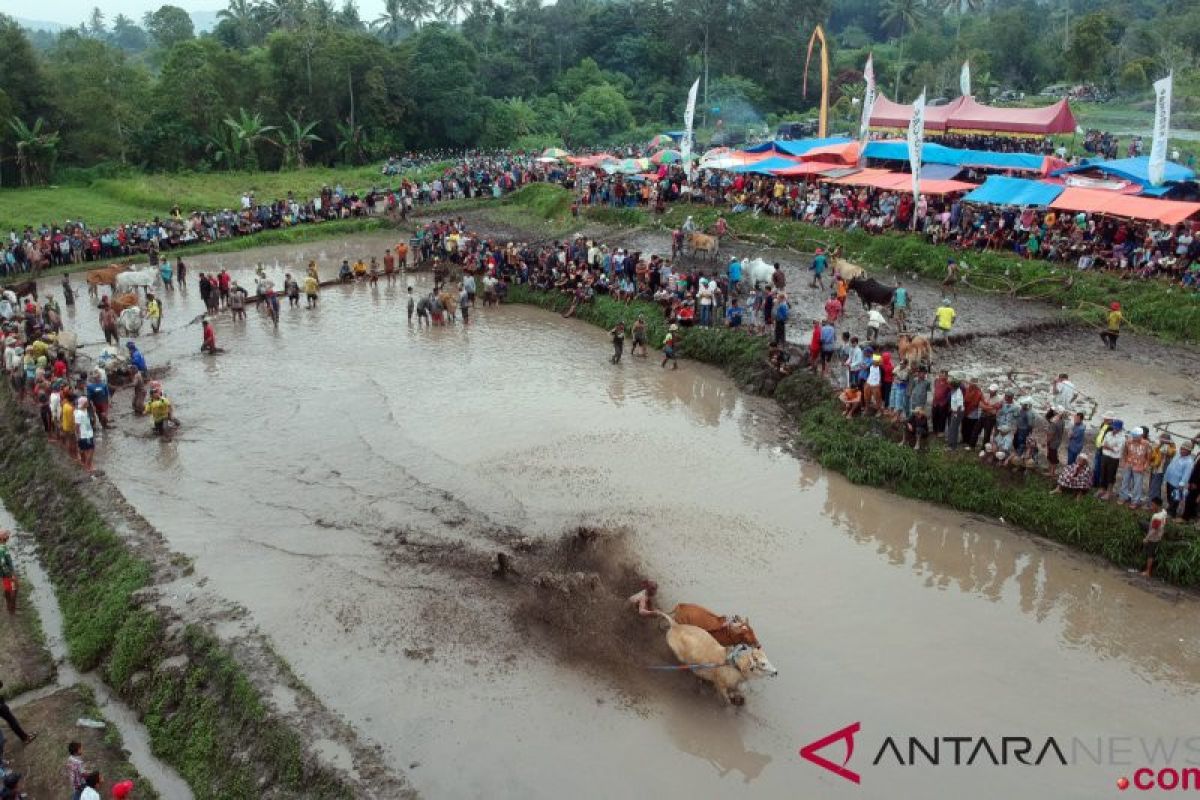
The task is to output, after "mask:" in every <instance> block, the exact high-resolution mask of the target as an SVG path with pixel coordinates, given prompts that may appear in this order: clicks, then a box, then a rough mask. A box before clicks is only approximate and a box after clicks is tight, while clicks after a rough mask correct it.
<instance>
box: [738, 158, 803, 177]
mask: <svg viewBox="0 0 1200 800" xmlns="http://www.w3.org/2000/svg"><path fill="white" fill-rule="evenodd" d="M794 166H796V160H795V159H794V158H783V157H782V156H772V157H770V158H764V159H763V160H762V161H756V162H755V163H753V164H743V165H741V166H740V167H734V168H733V169H731V170H730V172H753V173H757V174H759V175H771V174H772V172H771V170H773V169H787V168H788V167H794Z"/></svg>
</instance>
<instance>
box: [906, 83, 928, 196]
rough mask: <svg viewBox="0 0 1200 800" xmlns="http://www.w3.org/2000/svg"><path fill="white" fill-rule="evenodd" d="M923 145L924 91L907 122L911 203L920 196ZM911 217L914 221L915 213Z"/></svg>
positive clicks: (915, 103)
mask: <svg viewBox="0 0 1200 800" xmlns="http://www.w3.org/2000/svg"><path fill="white" fill-rule="evenodd" d="M924 143H925V90H924V89H922V90H921V96H920V97H918V98H917V99H916V101H915V102H914V103H913V106H912V116H911V117H910V118H909V120H908V166H909V167H910V168H911V169H912V189H913V202H916V200H917V199H918V198H919V197H920V196H921V145H922V144H924ZM913 217H914V219H915V217H916V213H915V212H914V214H913Z"/></svg>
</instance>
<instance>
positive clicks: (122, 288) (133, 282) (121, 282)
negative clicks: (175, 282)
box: [113, 267, 158, 292]
mask: <svg viewBox="0 0 1200 800" xmlns="http://www.w3.org/2000/svg"><path fill="white" fill-rule="evenodd" d="M156 280H158V269H156V268H155V267H146V268H145V269H140V270H130V271H129V272H120V273H117V275H116V276H115V277H114V278H113V285H114V286H116V291H118V292H129V291H133V290H134V289H144V290H149V288H150V287H151V286H153V285H154V282H155V281H156Z"/></svg>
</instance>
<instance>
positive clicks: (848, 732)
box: [800, 722, 862, 783]
mask: <svg viewBox="0 0 1200 800" xmlns="http://www.w3.org/2000/svg"><path fill="white" fill-rule="evenodd" d="M861 727H862V726H861V724H860V723H857V722H855V723H854V724H852V725H847V726H846V727H844V728H842V729H841V730H838V731H834V732H833V733H831V734H829V735H828V736H825V737H823V738H821V739H817V740H816V741H815V742H809V743H808V744H806V745H805V746H804V747H801V748H800V757H801V758H803V759H805V760H807V761H811V762H812V763H814V764H816V765H817V766H818V767H821V768H823V769H827V770H829V771H830V772H832V773H833V774H834V775H837V776H839V777H842V778H845V779H846V780H848V781H850V782H852V783H861V778H859V775H858V773H857V772H854V771H852V770H849V769H846V765H847V764H849V763H850V757H851V756H852V755H854V734H856V733H858V731H859V729H860V728H861ZM843 740H844V741H845V742H846V757H845V758H844V759H842V763H841V764H835V763H833V762H832V761H830V760H829V759H827V758H825V757H824V756H820V755H817V751H818V750H823V749H825V748H826V747H828V746H829V745H831V744H833V743H834V742H839V741H843Z"/></svg>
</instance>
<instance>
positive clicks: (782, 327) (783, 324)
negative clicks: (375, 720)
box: [775, 264, 791, 347]
mask: <svg viewBox="0 0 1200 800" xmlns="http://www.w3.org/2000/svg"><path fill="white" fill-rule="evenodd" d="M775 270H776V272H778V273H779V274H780V275H782V274H783V272H782V271H781V270H780V269H779V265H778V264H776V265H775ZM790 310H791V309H790V307H789V306H788V299H787V295H786V294H784V293H783V292H779V299H778V301H777V302H776V304H775V343H776V344H777V345H779V346H781V347H782V346H783V345H784V344H786V343H787V322H788V314H789V313H790Z"/></svg>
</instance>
